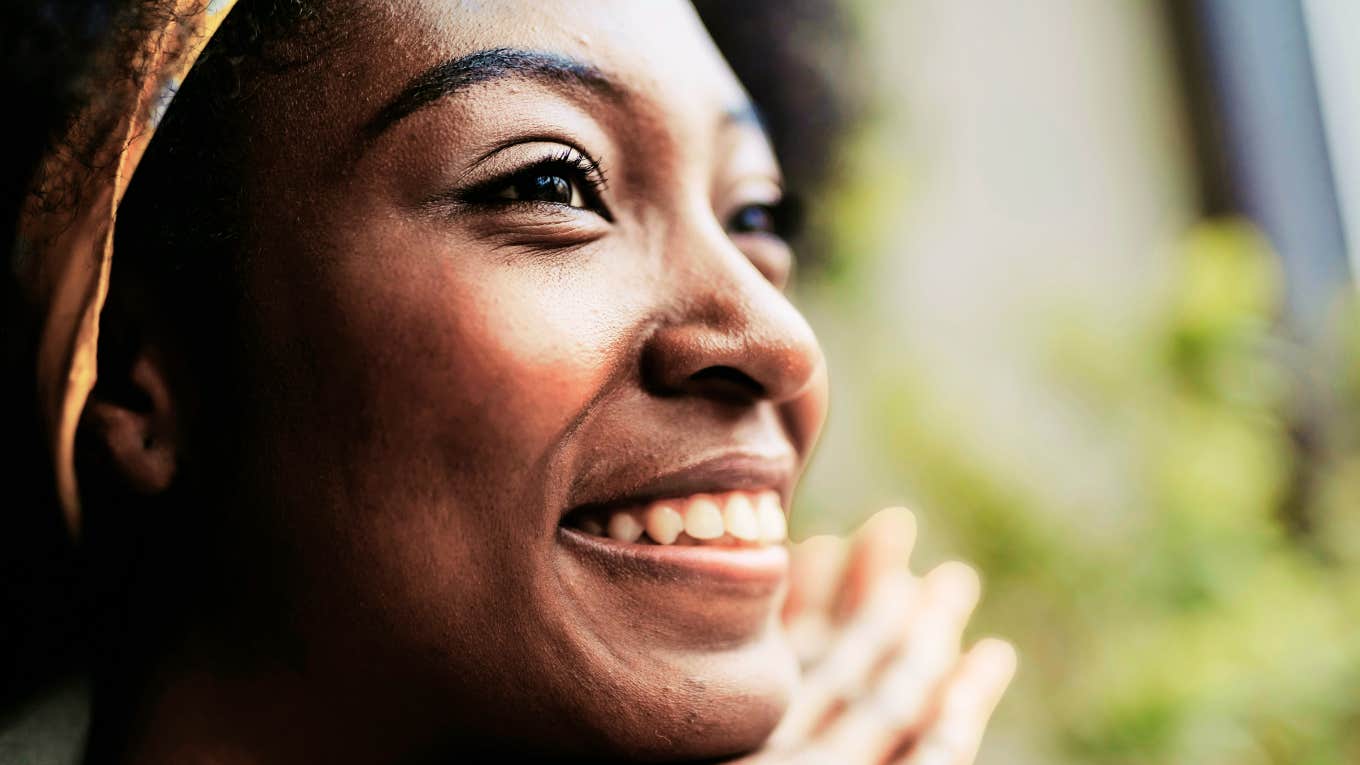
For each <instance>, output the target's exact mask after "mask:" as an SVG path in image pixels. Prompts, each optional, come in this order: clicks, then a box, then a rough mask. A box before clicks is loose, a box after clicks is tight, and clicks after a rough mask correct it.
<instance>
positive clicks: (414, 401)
mask: <svg viewBox="0 0 1360 765" xmlns="http://www.w3.org/2000/svg"><path fill="white" fill-rule="evenodd" d="M200 5H202V4H196V3H192V2H190V3H183V2H181V3H178V4H173V3H169V4H167V3H163V2H162V3H155V2H141V3H134V4H133V5H132V7H131V8H130V9H129V10H128V11H127V12H126V13H125V14H123V15H122V16H120V17H119V18H120V19H121V21H120V22H119V23H118V24H116V25H115V28H116V29H117V30H119V31H118V33H117V34H114V35H112V39H113V40H114V41H115V42H114V43H113V44H106V45H105V46H103V47H101V49H100V50H101V51H104V52H107V55H105V54H104V53H101V54H99V55H96V56H94V57H93V63H92V64H90V67H89V70H90V71H91V72H92V74H89V75H88V87H87V88H85V89H84V90H82V91H80V92H81V94H82V96H81V97H82V98H83V99H84V100H83V101H78V104H94V105H95V107H98V108H99V109H104V110H105V111H107V110H108V109H109V108H110V107H109V104H110V103H112V104H114V105H116V104H117V95H118V93H120V92H123V91H124V90H129V91H130V92H134V93H138V92H146V90H147V89H146V87H134V88H130V89H128V88H124V87H122V86H120V85H118V84H116V83H118V82H126V81H127V78H132V81H133V82H136V83H151V84H152V85H155V84H158V83H159V79H160V76H161V75H160V74H159V73H158V72H156V71H155V70H156V68H157V67H159V66H163V65H166V64H167V62H169V63H171V64H177V63H180V62H183V63H185V64H186V65H187V63H188V59H191V58H193V55H192V54H193V49H194V48H196V47H197V46H196V43H197V42H199V40H198V38H197V37H196V36H195V35H196V34H197V35H201V37H202V40H201V42H206V43H207V48H206V50H205V51H204V53H203V55H202V57H201V58H200V59H199V60H198V62H197V64H196V65H195V66H194V68H193V69H192V70H191V71H189V73H188V76H187V78H185V79H184V81H183V85H182V87H180V88H179V92H178V94H177V95H176V96H175V99H174V102H173V103H172V104H171V105H170V106H169V108H168V109H166V110H164V116H163V119H161V120H160V121H159V122H155V121H152V122H149V123H146V124H145V125H143V124H142V123H141V122H139V121H138V115H139V114H140V113H141V112H133V113H130V114H131V117H130V118H131V119H132V122H131V123H130V125H129V127H128V129H127V130H126V132H123V133H117V132H114V133H111V132H110V128H109V124H110V123H108V122H107V121H104V122H101V121H99V120H95V119H92V118H90V117H89V112H82V114H83V116H80V117H78V118H77V119H76V120H75V121H74V122H72V123H70V127H69V128H68V129H67V130H66V131H64V132H60V133H58V135H60V136H63V138H62V139H61V140H57V141H55V142H54V143H53V144H52V147H51V148H50V149H49V151H48V154H47V159H46V160H45V162H44V163H43V164H41V165H40V166H39V170H38V175H37V179H36V181H35V182H34V185H33V186H32V188H33V193H32V194H31V195H30V196H29V197H28V200H27V201H26V203H25V205H24V206H23V214H22V216H21V218H20V232H21V234H22V235H23V236H22V238H21V246H20V247H19V252H18V253H17V256H16V257H17V258H18V259H19V260H18V262H17V265H16V270H17V273H18V274H19V275H20V279H21V281H24V284H23V285H22V286H23V287H24V288H25V292H24V297H25V306H26V307H27V308H28V310H29V311H30V313H31V314H33V315H34V317H35V318H33V319H32V322H31V325H30V326H31V327H32V328H33V329H32V332H31V334H30V335H26V336H25V337H29V338H40V339H30V340H29V342H32V343H34V344H35V345H36V356H37V357H38V359H39V369H40V374H39V381H38V394H39V400H40V405H39V407H38V411H39V413H40V414H39V415H38V416H37V417H36V419H37V420H39V421H40V422H41V423H42V425H43V428H44V430H45V431H46V436H47V441H46V443H48V444H49V445H50V446H51V448H50V459H51V462H52V467H53V469H54V470H55V472H56V475H57V482H56V484H57V492H56V502H57V503H59V504H60V505H61V506H62V508H63V509H64V510H65V511H66V517H67V519H68V525H69V528H70V530H71V532H72V533H73V535H78V539H79V544H78V545H77V547H76V548H75V549H76V551H77V552H76V553H75V556H76V557H77V558H79V559H81V560H83V561H84V564H83V565H85V566H86V570H87V571H88V572H90V573H89V580H90V581H89V583H88V584H87V585H86V586H85V587H84V590H85V591H86V592H88V593H90V594H91V595H92V596H93V600H94V602H95V603H96V604H97V605H96V607H95V608H94V611H95V615H94V618H92V620H91V621H90V622H89V624H88V625H87V626H85V627H84V628H83V629H84V630H85V632H84V633H83V634H84V635H86V636H88V637H87V638H86V639H88V640H90V641H91V642H93V643H97V646H98V647H97V649H95V650H92V651H90V652H89V653H90V656H91V658H90V659H89V662H88V663H89V671H90V673H91V676H92V677H93V717H92V728H91V734H90V739H89V743H88V755H87V757H88V759H90V760H92V761H100V762H102V761H128V762H162V761H164V762H198V761H202V762H208V761H212V762H423V761H444V760H446V759H449V758H454V759H456V758H458V757H460V756H467V755H468V754H469V753H480V754H481V755H482V756H490V755H493V754H494V755H498V756H504V757H507V758H508V757H509V756H511V755H515V754H519V755H525V754H528V755H533V756H536V757H540V758H544V757H550V758H553V757H555V758H566V759H570V758H579V759H586V760H589V761H601V760H627V761H661V760H694V759H713V758H732V757H739V756H749V757H751V758H752V761H757V760H759V761H768V762H784V761H790V760H795V759H799V758H801V759H802V760H803V761H810V762H822V761H827V758H836V759H837V760H839V761H846V762H866V763H874V762H887V761H894V762H896V761H901V762H911V763H927V762H951V763H954V762H967V761H971V758H972V754H973V752H974V751H975V750H976V746H977V739H978V737H979V736H980V734H981V729H982V726H983V724H984V723H985V720H986V718H987V715H988V714H989V712H990V709H991V706H992V705H993V704H994V703H995V701H996V698H997V696H999V694H1000V692H1001V689H1002V688H1004V686H1005V684H1006V682H1007V681H1008V679H1009V675H1010V672H1011V669H1012V666H1013V661H1014V659H1013V655H1012V654H1011V652H1010V650H1009V647H1008V646H1006V645H1005V644H1003V643H1000V642H997V641H984V642H983V643H982V644H980V645H979V647H977V648H975V649H974V650H973V651H971V652H970V653H968V654H967V656H965V657H964V658H962V659H960V658H959V656H958V653H959V651H958V643H959V635H960V633H961V631H962V629H963V625H964V623H965V622H966V620H967V615H968V613H969V612H970V611H971V608H972V605H973V603H974V601H975V600H976V597H977V583H976V579H975V577H974V576H973V574H972V573H971V571H969V570H968V569H966V568H965V567H962V566H960V565H958V564H947V565H945V566H942V567H941V568H940V569H938V570H937V571H935V572H932V573H931V574H930V575H928V576H927V577H924V578H916V577H914V576H912V575H910V574H909V573H908V572H907V571H906V568H905V564H906V558H907V554H908V552H909V549H910V544H911V539H912V537H913V535H914V526H913V525H912V522H911V519H910V515H908V514H904V513H902V512H888V513H885V514H883V515H881V516H880V517H878V518H877V519H876V520H875V521H873V522H871V524H870V525H869V526H868V527H866V529H865V531H863V532H861V534H860V536H859V537H858V541H857V542H856V543H855V544H854V545H853V546H849V547H847V546H846V545H845V544H843V543H841V542H839V541H836V540H831V539H819V540H810V541H809V542H805V543H803V544H802V545H799V546H796V547H795V548H794V553H793V555H790V548H789V546H788V545H786V543H785V542H786V540H785V536H786V508H788V507H789V506H790V501H791V498H792V493H793V491H794V486H795V483H796V480H797V477H798V474H799V473H800V471H801V470H802V468H803V466H804V465H805V463H806V461H807V459H808V456H809V454H810V452H811V449H812V447H813V444H814V442H815V440H816V437H817V434H818V432H819V430H820V428H821V425H822V421H823V418H824V416H825V402H826V385H827V382H826V380H827V376H826V370H825V364H824V360H823V357H822V354H821V351H820V349H819V347H818V344H817V340H816V338H815V336H814V335H813V332H812V330H811V329H810V328H809V326H808V324H807V322H806V321H804V319H803V317H802V316H801V315H800V314H799V312H798V311H797V310H796V309H795V308H794V307H793V305H792V304H791V303H790V302H789V301H788V300H787V298H786V297H785V295H784V294H783V288H784V287H785V285H786V283H787V281H788V280H789V278H790V272H791V268H792V262H793V261H792V254H791V251H790V248H789V245H788V244H787V238H788V235H789V233H790V226H791V223H792V221H793V217H794V216H793V215H792V214H791V207H792V205H791V204H790V202H789V201H788V198H787V196H786V194H785V190H784V181H783V178H782V176H781V172H780V168H779V165H778V163H777V161H776V159H775V156H774V153H773V151H772V149H771V147H770V144H769V141H768V139H767V137H766V134H765V132H764V130H763V129H762V126H761V123H760V121H759V120H758V119H757V118H756V117H755V114H756V111H755V109H754V107H753V106H752V105H751V102H750V100H749V98H748V95H747V94H746V92H745V91H744V90H743V88H742V86H741V85H740V84H739V83H738V81H737V79H736V77H735V76H734V75H733V74H732V72H731V70H730V69H729V68H728V67H727V65H726V64H725V62H724V60H723V59H722V57H721V55H720V54H719V52H718V51H717V49H716V48H715V47H714V45H713V43H712V41H711V40H710V39H709V37H708V35H707V34H706V32H705V30H704V27H703V26H702V24H701V23H700V21H699V19H698V17H697V16H696V15H695V13H694V10H693V9H692V8H691V7H690V6H689V5H688V4H686V3H682V2H654V3H637V2H632V1H631V0H619V1H618V2H599V0H591V1H590V2H565V1H564V2H554V3H545V2H542V1H541V0H533V1H532V2H531V1H530V0H525V2H514V1H511V0H506V1H505V2H498V3H452V2H438V1H436V0H404V1H403V2H395V3H394V2H367V1H366V0H343V1H342V0H332V1H331V2H326V3H319V4H318V3H300V2H297V3H295V2H286V1H283V0H274V1H273V2H271V1H269V0H240V2H239V3H237V4H236V7H235V8H231V5H232V4H231V3H221V2H214V3H212V4H210V5H208V6H206V7H199V6H200ZM167 9H169V10H173V11H175V13H167ZM228 9H230V12H229V14H228V15H227V16H226V19H225V22H224V23H223V26H222V28H221V29H220V30H218V31H217V32H216V34H215V35H211V39H209V35H210V34H211V33H210V32H209V31H208V30H207V28H206V27H203V26H196V24H198V22H200V21H202V20H203V19H207V18H209V17H211V16H212V14H217V13H223V12H226V11H227V10H228ZM205 14H206V15H205ZM166 30H172V31H170V32H167V31H166ZM173 30H188V31H187V33H186V34H183V35H181V34H180V33H179V32H176V31H173ZM196 30H201V32H199V31H196ZM167 40H169V41H170V42H167ZM148 41H151V42H152V43H153V45H154V47H152V48H150V49H148V48H147V47H146V44H147V42H148ZM147 50H152V51H154V54H152V55H148V54H147ZM110 61H112V62H114V63H113V64H110V63H109V62H110ZM101 67H102V69H101ZM115 77H116V78H122V79H111V78H115ZM101 78H103V79H101ZM167 79H168V78H167ZM153 90H154V88H153ZM136 103H139V104H144V103H153V101H147V100H145V99H141V100H137V101H136ZM154 103H156V104H160V105H161V106H163V102H159V101H154ZM83 108H87V107H84V106H80V105H78V106H77V107H76V109H77V111H79V110H80V109H83ZM91 108H92V107H91ZM158 111H160V109H152V110H150V111H149V112H148V113H151V112H158ZM123 118H124V119H127V118H129V117H127V116H124V117H123ZM112 124H114V125H118V124H122V123H120V122H114V123H112ZM153 132H154V138H152V137H151V136H152V133H153ZM110 135H116V136H123V135H126V136H130V138H127V139H122V138H119V139H118V140H117V141H114V142H113V143H112V144H111V145H113V146H114V159H115V160H116V161H114V162H109V163H105V162H101V161H98V160H99V159H100V156H99V154H98V151H97V150H96V151H95V152H94V154H89V153H82V151H83V148H84V147H88V146H91V145H93V146H102V145H106V144H109V141H110V139H109V136H110ZM147 139H150V142H149V144H146V154H145V156H144V157H143V158H141V162H140V163H139V162H138V161H137V160H138V156H137V152H136V150H134V149H133V148H131V147H135V146H138V145H140V142H144V141H145V140H147ZM90 158H93V160H94V161H86V160H87V159H90ZM111 168H116V171H114V170H112V169H111ZM134 170H135V174H134V173H133V171H134ZM129 178H130V179H131V182H130V185H127V193H126V197H125V198H122V200H121V204H120V199H119V197H120V194H119V192H120V190H121V188H122V186H123V185H125V184H126V183H127V180H128V179H129ZM73 179H74V180H73ZM91 179H93V180H91ZM104 181H106V182H108V183H109V184H110V185H111V186H110V187H111V189H112V191H111V192H108V193H103V194H101V193H92V192H91V189H95V190H96V191H98V190H99V189H101V188H102V187H100V186H99V183H100V182H104ZM63 183H65V184H68V185H67V186H62V185H61V184H63ZM110 199H112V204H113V206H114V207H116V209H117V226H116V229H113V226H112V221H111V218H105V219H100V218H99V217H98V216H97V215H96V216H95V217H94V220H95V221H96V223H99V221H101V220H103V221H104V222H105V223H106V224H107V225H106V226H105V228H104V229H101V228H99V226H98V225H96V226H95V227H94V229H92V230H94V231H95V232H96V234H93V235H91V236H90V237H86V238H84V239H81V238H80V237H79V236H75V235H74V234H73V233H72V232H75V234H79V233H80V231H81V229H80V226H79V225H75V226H71V225H64V226H58V227H55V228H54V229H48V228H44V226H42V225H38V224H36V223H35V221H38V222H40V223H41V222H42V221H50V216H53V215H67V216H70V217H69V218H68V220H69V219H74V220H77V221H80V220H83V218H82V217H81V216H82V215H87V214H89V213H88V211H89V210H90V209H94V208H92V206H95V207H96V208H97V205H99V204H104V205H105V206H107V205H108V203H109V200H110ZM106 229H113V230H106ZM50 230H55V231H57V232H58V233H56V234H54V235H53V236H51V237H47V238H43V237H39V236H34V235H33V234H34V232H39V233H41V232H43V231H50ZM106 238H107V239H108V242H107V244H105V239H106ZM72 241H77V244H76V245H71V244H70V242H72ZM82 247H83V249H82ZM114 252H116V253H117V255H116V257H113V258H112V259H111V261H106V262H109V263H110V268H111V272H110V273H108V274H106V275H101V274H100V272H99V270H98V269H97V268H95V269H91V268H90V267H89V265H88V264H97V263H99V262H100V258H105V259H107V258H109V257H110V255H111V253H114ZM63 253H66V254H68V255H69V254H74V257H75V258H76V260H73V261H71V262H74V263H76V264H77V266H76V267H74V269H75V272H78V273H88V274H90V276H89V278H90V279H91V280H92V281H91V282H90V284H91V285H93V286H92V287H90V288H89V289H88V290H85V289H76V288H73V287H71V286H70V284H71V282H70V281H69V280H67V279H68V277H67V276H65V275H64V274H67V273H68V271H62V270H61V268H58V267H57V266H55V265H53V264H54V263H58V262H59V260H58V259H59V258H60V257H62V256H63ZM82 256H83V257H86V258H88V260H85V261H82V260H80V259H79V258H80V257H82ZM61 262H64V261H61ZM81 263H85V264H87V265H84V266H81V265H80V264H81ZM34 272H37V273H39V274H44V276H40V277H33V276H31V274H32V273H34ZM54 274H55V276H54ZM105 279H107V285H108V290H109V291H108V298H107V302H106V304H104V305H103V307H102V311H101V306H100V299H101V297H100V296H102V289H103V285H104V284H105V281H104V280H105ZM53 285H55V286H53ZM71 294H78V295H80V296H81V297H80V300H79V301H77V302H78V305H77V308H78V309H79V310H78V311H76V312H74V313H72V312H71V311H70V308H71V306H70V300H69V298H70V295H71ZM91 296H93V297H91ZM86 312H89V313H86ZM86 315H88V316H90V317H92V319H91V320H92V321H97V322H98V325H97V328H98V332H97V333H92V334H81V333H80V329H79V326H80V325H79V324H78V323H74V321H73V320H72V319H71V317H72V316H75V317H79V316H86ZM68 321H70V322H72V323H71V326H72V329H71V333H72V334H71V335H70V336H69V338H68V336H67V335H64V334H61V332H58V331H56V330H54V329H53V328H54V327H55V328H56V329H57V330H60V329H61V327H63V326H65V324H63V322H68ZM54 337H56V338H57V340H56V341H54V340H53V338H54ZM63 338H66V339H63ZM96 341H97V354H98V356H97V369H98V378H97V382H96V381H95V378H94V376H93V373H92V372H91V373H90V375H89V376H88V378H82V377H81V374H82V373H81V371H80V370H82V369H83V368H84V367H82V363H83V362H82V359H83V358H84V356H83V355H82V354H93V353H94V352H95V348H96V345H95V343H96ZM53 343H56V345H55V346H54V345H53ZM67 343H69V345H68V344H67ZM54 347H55V348H56V350H55V351H54V350H52V349H53V348H54ZM45 359H48V360H50V359H58V360H59V361H60V362H61V363H60V364H59V369H58V370H57V373H56V374H55V375H53V374H46V375H45V374H44V373H43V370H44V369H46V367H45V366H43V364H44V360H45ZM92 364H93V360H91V365H92ZM26 368H31V367H27V366H26ZM82 379H87V380H88V383H89V384H90V386H92V387H89V386H87V387H84V388H82V387H81V384H80V381H81V380H82ZM87 392H88V395H87ZM51 513H52V517H59V515H58V514H57V511H56V509H55V508H54V509H52V510H51ZM73 538H76V537H75V536H73ZM842 558H846V559H847V562H846V563H845V564H844V566H843V574H842V575H837V573H836V572H837V570H838V568H840V567H842V563H841V562H840V561H841V559H842ZM791 567H792V568H791ZM786 592H787V594H788V598H787V600H785V595H786ZM94 635H98V636H99V637H98V638H97V639H96V638H94V637H93V636H94ZM800 677H801V680H802V681H801V682H800ZM781 721H782V722H781ZM777 726H778V730H776V727H777ZM772 733H773V735H772Z"/></svg>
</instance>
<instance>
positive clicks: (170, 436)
mask: <svg viewBox="0 0 1360 765" xmlns="http://www.w3.org/2000/svg"><path fill="white" fill-rule="evenodd" d="M106 382H107V383H110V384H105V383H106ZM111 390H116V391H120V392H121V394H110V393H109V391H111ZM176 425H177V423H176V418H175V412H174V406H173V401H172V399H171V396H170V387H169V384H168V381H167V379H166V374H165V368H164V365H163V364H162V363H160V361H159V360H157V359H155V358H153V357H152V356H151V355H150V354H148V353H146V352H141V353H138V355H137V357H136V358H135V359H134V360H133V362H132V364H131V365H130V367H129V368H128V370H127V376H126V378H125V379H123V380H118V381H116V382H115V381H105V380H100V384H98V385H96V386H95V390H94V392H93V394H92V395H91V397H90V401H89V403H88V404H87V405H86V407H85V414H84V422H83V427H85V428H88V429H89V431H90V435H91V437H92V440H94V441H95V442H97V444H98V447H99V449H100V450H101V451H103V452H104V458H105V459H106V460H107V461H108V464H109V468H110V471H111V472H112V473H113V474H114V475H116V476H117V477H119V478H121V479H122V481H123V482H124V483H125V485H126V487H127V488H128V489H130V490H131V491H133V492H136V493H138V494H148V495H149V494H159V493H161V492H163V491H165V490H166V489H168V488H169V487H170V485H171V483H172V482H173V480H174V477H175V470H176V467H177V464H178V459H179V454H178V438H177V432H176V431H177V427H176Z"/></svg>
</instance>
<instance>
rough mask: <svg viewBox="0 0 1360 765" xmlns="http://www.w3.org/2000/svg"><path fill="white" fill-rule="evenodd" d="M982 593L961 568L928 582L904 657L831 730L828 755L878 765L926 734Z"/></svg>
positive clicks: (937, 573)
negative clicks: (918, 734) (932, 704)
mask: <svg viewBox="0 0 1360 765" xmlns="http://www.w3.org/2000/svg"><path fill="white" fill-rule="evenodd" d="M978 592H979V585H978V578H977V574H976V573H975V572H974V571H973V570H972V569H971V568H969V567H968V566H965V565H963V564H962V563H945V564H943V565H941V566H939V567H938V568H936V569H935V570H934V571H931V572H930V574H928V575H927V576H926V578H925V581H924V583H923V587H922V592H921V596H920V597H921V601H920V605H919V607H918V609H917V611H916V614H915V616H914V617H913V618H912V619H911V620H910V626H909V627H908V628H907V631H906V636H905V638H904V640H903V645H904V648H903V651H902V652H901V654H900V655H899V656H897V657H896V658H895V659H893V661H892V662H891V663H890V664H889V665H888V667H887V668H886V669H885V670H884V671H883V672H882V673H881V674H880V675H879V677H878V678H877V680H878V682H877V684H876V685H874V687H873V688H872V689H871V690H870V691H869V692H868V693H865V694H862V695H861V697H860V698H859V700H857V701H856V702H855V703H854V704H852V705H851V706H850V707H849V708H848V709H847V710H846V712H845V713H844V714H843V715H842V716H841V717H840V718H838V719H837V720H835V721H834V722H832V723H831V724H830V725H829V726H827V728H826V730H825V732H824V733H823V734H822V739H823V741H824V744H825V746H826V747H827V749H828V750H829V751H833V752H836V753H837V754H839V755H843V756H845V757H846V758H847V759H848V760H849V761H852V762H861V761H862V762H877V761H879V760H881V759H882V758H884V757H886V756H888V755H889V754H890V753H892V752H894V751H896V750H897V749H898V747H900V746H901V745H902V743H903V742H904V741H905V740H906V739H907V738H908V737H909V736H912V735H914V734H915V733H916V732H918V731H919V730H921V729H922V727H923V725H924V723H925V722H926V721H927V720H926V717H927V713H928V712H929V710H930V701H931V699H932V698H933V696H934V695H935V693H936V691H937V689H939V688H940V686H941V685H942V684H943V682H944V680H945V678H946V677H948V676H949V673H950V672H951V670H952V669H953V668H954V666H955V665H956V663H957V659H958V652H959V639H960V637H961V635H962V633H963V628H964V626H965V625H966V624H967V622H968V616H969V614H971V613H972V611H973V608H974V607H975V606H976V605H977V599H978Z"/></svg>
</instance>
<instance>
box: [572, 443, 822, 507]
mask: <svg viewBox="0 0 1360 765" xmlns="http://www.w3.org/2000/svg"><path fill="white" fill-rule="evenodd" d="M796 466H797V460H796V459H795V458H794V455H793V454H792V452H782V453H779V454H766V453H758V452H750V451H729V452H723V453H720V454H716V455H709V456H706V457H701V458H699V459H696V460H694V461H692V462H690V463H688V464H683V465H679V466H676V467H672V468H668V469H663V470H661V471H659V472H657V473H654V474H652V475H650V476H647V477H643V478H640V479H639V478H636V477H620V478H619V479H617V480H609V479H607V480H605V481H603V482H602V483H603V485H601V486H599V487H598V488H593V489H588V490H587V491H586V492H585V494H584V496H583V497H582V498H581V499H580V500H579V501H575V502H573V503H572V505H571V506H570V507H568V508H567V510H566V513H570V512H575V511H578V510H601V509H610V508H616V507H629V506H634V505H642V504H646V503H648V502H651V501H653V500H657V499H665V498H667V497H686V496H690V495H693V494H717V493H721V492H725V491H759V490H764V489H773V490H774V491H777V492H779V495H780V499H781V501H782V504H783V505H784V506H785V507H788V500H789V493H790V492H791V491H792V488H793V479H794V477H795V470H796Z"/></svg>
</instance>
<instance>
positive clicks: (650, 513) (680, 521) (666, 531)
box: [644, 502, 685, 545]
mask: <svg viewBox="0 0 1360 765" xmlns="http://www.w3.org/2000/svg"><path fill="white" fill-rule="evenodd" d="M644 525H645V526H646V528H647V536H649V537H651V538H652V541H653V542H656V543H657V544H659V545H668V544H673V543H674V542H675V538H676V537H678V536H680V532H682V531H684V530H685V519H684V518H682V517H681V516H680V513H679V512H678V511H677V510H676V509H675V508H674V507H671V506H670V505H667V504H663V503H660V502H658V503H656V504H655V505H652V506H651V507H649V508H647V515H646V520H645V522H644Z"/></svg>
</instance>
